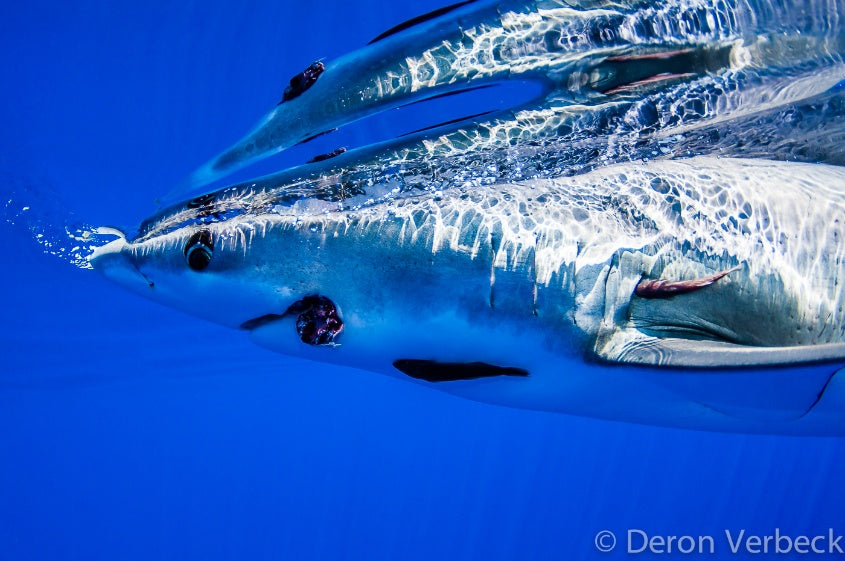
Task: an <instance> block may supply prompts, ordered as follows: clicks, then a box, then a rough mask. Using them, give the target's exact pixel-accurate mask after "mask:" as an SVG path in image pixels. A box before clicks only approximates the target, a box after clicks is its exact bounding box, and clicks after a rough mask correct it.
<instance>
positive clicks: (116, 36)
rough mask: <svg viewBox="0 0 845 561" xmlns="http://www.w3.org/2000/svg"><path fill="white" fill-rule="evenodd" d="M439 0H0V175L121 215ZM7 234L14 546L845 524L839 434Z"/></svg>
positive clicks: (534, 541) (820, 528)
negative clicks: (514, 367) (432, 386)
mask: <svg viewBox="0 0 845 561" xmlns="http://www.w3.org/2000/svg"><path fill="white" fill-rule="evenodd" d="M7 4H8V3H7ZM440 5H441V3H439V2H436V1H434V0H426V1H423V2H414V3H413V4H412V3H410V2H408V3H388V4H383V3H375V2H370V3H364V2H363V1H359V2H337V1H335V2H323V3H321V4H320V5H319V6H315V5H311V4H308V3H297V2H289V1H281V2H279V1H275V2H269V1H268V2H256V3H251V4H250V5H249V6H243V5H242V4H241V3H238V2H231V3H226V2H191V3H184V4H178V3H177V4H173V3H169V2H140V3H139V2H132V3H97V2H88V3H84V2H75V3H72V5H70V4H69V3H52V2H39V1H32V2H29V3H26V4H25V5H24V3H18V4H16V5H11V4H8V5H6V6H4V10H3V15H2V17H0V53H2V54H0V56H2V68H3V69H4V72H3V75H4V80H3V84H4V87H3V91H2V94H0V95H2V96H3V102H2V104H0V114H1V115H2V118H1V119H0V122H2V123H3V131H2V133H0V139H2V143H3V144H2V149H1V150H0V173H1V174H2V178H3V182H4V184H5V185H6V186H5V187H3V189H4V190H5V189H7V188H8V186H9V185H14V186H17V187H16V188H17V189H20V187H21V185H24V186H25V185H32V186H34V187H33V189H35V190H36V191H37V192H38V193H39V197H42V201H44V202H42V203H41V204H43V205H44V206H45V207H46V206H49V205H50V204H53V205H54V206H55V207H56V208H66V207H67V208H70V209H73V210H74V211H76V212H77V214H78V215H79V216H81V217H84V219H85V220H86V221H88V222H89V223H92V224H116V225H120V226H123V225H133V224H136V223H137V222H138V221H139V220H140V219H142V218H143V217H144V216H146V215H148V214H150V212H151V211H153V210H154V208H155V205H154V202H153V201H154V199H155V198H156V197H158V196H160V195H162V194H164V193H165V192H167V191H168V190H170V188H172V187H173V186H174V185H176V184H178V183H179V182H180V181H183V180H184V178H185V177H186V176H188V174H190V172H191V171H192V170H193V169H194V168H195V167H196V166H198V165H200V164H201V163H203V162H205V161H207V160H208V158H209V157H211V156H212V155H214V154H217V153H219V152H220V151H221V150H222V149H223V148H225V147H227V146H228V145H230V144H231V143H232V142H233V141H234V140H236V139H238V138H240V136H241V135H242V133H243V132H244V131H245V130H246V129H247V127H248V126H250V125H251V124H253V123H254V122H255V121H257V119H258V118H259V117H260V116H261V115H263V114H264V113H265V112H266V111H267V110H268V108H270V107H272V105H274V104H275V103H276V102H277V101H278V98H279V95H280V94H281V91H282V90H283V87H284V84H285V83H286V82H287V79H288V78H289V77H290V76H291V75H293V74H294V73H296V72H299V71H300V70H301V69H302V68H304V67H305V66H307V65H308V64H309V63H311V62H312V61H313V60H315V59H318V58H321V57H336V56H338V55H340V54H342V53H344V52H347V51H349V50H352V49H354V48H357V47H359V46H360V45H362V44H364V43H366V42H367V41H368V40H370V39H371V38H373V37H375V36H376V35H378V34H379V33H380V32H381V31H383V30H384V29H387V28H389V27H391V26H392V25H395V24H396V23H398V22H401V21H403V20H405V19H407V18H409V17H412V16H415V15H417V14H419V13H422V12H425V11H427V10H429V9H433V8H436V7H439V6H440ZM4 192H5V191H4ZM0 234H2V239H3V244H2V247H3V249H2V258H3V263H4V265H3V269H2V270H3V275H2V276H0V279H2V280H0V283H2V293H3V294H4V295H5V297H4V306H3V310H4V311H3V335H2V338H0V345H2V352H0V356H1V357H2V359H1V360H2V362H0V559H2V560H4V561H5V560H24V559H26V560H39V561H40V560H53V559H55V560H68V559H80V560H99V559H102V560H134V559H137V560H145V561H146V560H151V559H174V560H194V559H196V560H209V559H233V560H241V559H250V560H258V559H267V560H282V559H296V560H311V559H314V560H316V559H332V560H335V559H337V560H341V559H367V560H381V559H383V560H388V559H389V560H398V559H402V560H405V559H407V560H417V559H419V560H431V559H455V560H470V559H478V560H482V559H483V560H500V559H501V560H523V559H525V560H527V559H537V560H549V559H592V558H608V559H619V558H624V557H626V556H627V555H626V553H625V552H624V551H623V550H624V547H621V546H620V547H618V548H617V549H616V550H615V551H614V552H613V553H608V554H602V553H599V552H598V551H597V550H596V548H595V545H594V537H595V536H596V534H597V533H598V532H599V531H602V530H610V531H613V532H615V533H616V534H617V536H618V537H619V539H620V540H624V536H625V534H626V532H627V531H628V530H629V529H642V530H643V531H645V532H648V533H649V534H652V535H662V536H668V535H682V534H688V535H695V536H698V535H712V536H715V537H716V553H715V554H713V555H705V556H704V557H706V558H753V557H759V556H754V555H751V554H745V555H736V556H733V555H730V551H729V549H728V545H727V543H726V541H725V540H724V531H725V530H726V529H728V530H730V531H732V532H733V533H734V534H736V533H738V532H739V531H740V530H743V529H744V530H746V532H747V533H757V534H770V533H772V532H774V531H775V528H779V529H780V531H781V533H785V534H790V535H793V536H795V535H800V534H806V535H810V536H813V535H816V534H825V535H826V534H827V533H828V530H829V529H831V528H832V529H833V530H834V532H837V533H839V534H843V533H845V507H843V504H845V502H843V499H845V481H843V478H842V477H841V475H840V474H841V472H842V467H841V466H842V465H843V464H844V463H845V441H843V440H841V439H833V438H791V437H774V436H744V435H728V434H711V433H703V432H691V431H683V430H674V429H663V428H654V427H643V426H636V425H630V424H623V423H612V422H604V421H597V420H592V419H581V418H575V417H570V416H565V415H558V414H545V413H537V412H530V411H520V410H510V409H506V408H500V407H494V406H488V405H482V404H478V403H473V402H470V401H466V400H461V399H458V398H454V397H451V396H449V395H446V394H442V393H439V392H435V391H428V390H426V389H424V388H421V387H420V386H417V385H412V384H404V383H401V382H399V381H395V380H392V379H387V378H383V377H379V376H377V375H374V374H369V373H366V372H360V371H354V370H349V369H343V368H337V367H328V366H323V365H317V364H314V363H308V362H304V361H297V360H293V359H289V358H286V357H283V356H279V355H275V354H272V353H270V352H268V351H264V350H262V349H260V348H258V347H256V346H254V345H252V344H251V343H250V342H249V341H248V340H247V338H246V337H245V336H244V335H243V334H242V333H238V332H234V331H230V330H227V329H224V328H221V327H217V326H214V325H211V324H208V323H205V322H203V321H201V320H197V319H194V318H191V317H187V316H184V315H182V314H180V313H178V312H176V311H173V310H170V309H166V308H162V307H158V306H156V305H154V304H152V303H150V302H148V301H144V300H141V299H140V298H137V297H135V296H133V295H131V294H129V293H128V292H124V291H123V290H122V289H120V288H118V287H116V286H114V285H112V284H109V283H108V282H107V281H106V280H105V279H103V278H101V277H100V276H98V275H96V274H94V273H92V272H90V271H82V270H79V269H76V268H74V267H73V266H71V265H69V264H67V263H65V262H62V261H60V260H58V259H56V258H55V257H52V256H49V255H44V254H43V253H42V251H41V249H40V247H39V246H38V245H37V244H36V243H35V242H34V241H33V240H32V236H31V235H30V233H29V232H27V231H26V230H25V229H24V228H21V227H20V226H11V225H9V224H7V223H5V222H4V223H0ZM620 548H621V549H620ZM634 556H635V557H636V556H640V557H650V558H653V557H655V556H657V557H660V555H655V554H647V553H644V554H640V555H634ZM665 556H667V557H673V558H674V557H685V556H684V555H682V554H673V555H665ZM809 556H810V557H814V558H815V557H820V556H818V555H812V554H810V555H809ZM780 557H786V558H799V557H806V556H801V555H796V554H793V555H792V556H780ZM840 557H841V556H840Z"/></svg>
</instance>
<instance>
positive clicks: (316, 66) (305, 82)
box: [279, 60, 326, 105]
mask: <svg viewBox="0 0 845 561" xmlns="http://www.w3.org/2000/svg"><path fill="white" fill-rule="evenodd" d="M325 69H326V66H325V65H324V64H323V63H322V62H320V61H319V60H318V61H317V62H312V63H311V65H310V66H308V68H306V69H305V70H303V71H302V72H300V73H299V74H297V75H296V76H294V77H293V78H291V79H290V83H289V84H288V87H286V88H285V93H284V94H282V100H281V101H280V102H279V105H281V104H282V103H284V102H286V101H290V100H292V99H294V98H296V97H299V96H300V95H302V93H303V92H304V91H305V90H307V89H308V88H310V87H311V86H313V85H314V82H316V81H317V78H319V77H320V74H322V73H323V71H324V70H325Z"/></svg>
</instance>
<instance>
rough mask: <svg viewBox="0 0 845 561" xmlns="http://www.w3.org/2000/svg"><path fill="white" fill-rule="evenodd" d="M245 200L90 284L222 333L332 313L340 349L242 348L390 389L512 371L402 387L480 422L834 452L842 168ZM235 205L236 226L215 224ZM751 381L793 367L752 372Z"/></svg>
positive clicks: (281, 334)
mask: <svg viewBox="0 0 845 561" xmlns="http://www.w3.org/2000/svg"><path fill="white" fill-rule="evenodd" d="M260 198H261V195H260V194H254V195H253V196H251V197H249V196H248V197H243V196H242V195H239V196H238V198H230V199H225V198H221V199H219V200H217V201H215V202H214V203H213V206H211V207H209V208H205V209H200V210H194V211H193V212H194V216H193V218H194V219H196V218H197V216H200V217H202V215H205V216H206V218H205V219H204V222H205V224H203V225H197V224H196V223H193V224H192V223H191V220H190V217H189V216H188V214H190V213H187V211H182V216H181V218H180V221H181V223H182V225H181V226H180V225H176V226H174V223H173V221H172V220H170V221H169V220H168V218H170V219H172V218H173V217H159V219H158V222H156V223H155V224H154V225H152V226H150V227H149V229H148V231H147V233H146V234H145V235H143V236H142V237H140V238H138V239H137V240H135V241H132V242H127V241H126V240H123V239H121V240H117V241H115V242H112V243H111V244H108V245H106V246H103V247H101V248H100V249H98V250H97V252H96V253H95V254H94V256H93V257H92V259H91V264H92V265H93V267H94V268H95V269H97V270H99V271H101V272H102V273H103V274H105V275H106V276H107V277H110V278H112V279H114V280H116V281H118V282H121V283H122V284H124V285H126V286H128V287H130V288H132V289H133V290H135V291H137V292H139V293H141V294H143V295H145V296H147V297H150V298H153V299H155V300H157V301H160V302H162V303H164V304H167V305H171V306H174V307H177V308H180V309H182V310H185V311H187V312H189V313H192V314H195V315H198V316H201V317H204V318H206V319H210V320H212V321H216V322H219V323H222V324H225V325H228V326H231V327H234V328H238V327H240V326H241V325H243V324H244V323H245V322H246V323H247V325H250V324H249V323H248V322H249V321H250V320H254V319H255V318H259V317H263V316H267V315H268V314H276V315H282V314H283V313H284V312H285V310H287V309H288V307H289V306H291V305H292V304H293V303H294V302H296V301H298V300H300V299H302V298H304V297H306V296H308V295H314V294H318V295H321V296H325V297H327V298H330V299H331V300H332V301H333V302H334V303H335V304H336V305H337V306H338V308H339V310H340V315H341V318H342V320H343V322H344V330H343V332H342V333H341V334H340V335H339V337H338V338H337V340H336V341H335V343H337V344H332V345H316V346H315V345H308V344H306V343H303V342H302V341H300V340H299V338H298V337H297V332H296V328H295V327H294V318H293V317H291V316H286V317H280V318H274V319H273V320H272V321H268V322H264V323H261V324H260V325H258V326H255V327H254V328H253V329H252V330H251V336H252V337H253V339H254V340H255V341H256V342H257V343H259V344H262V345H264V346H267V347H269V348H271V349H274V350H276V351H279V352H282V353H285V354H290V355H295V356H299V357H303V358H307V359H311V360H318V361H324V362H332V363H340V364H346V365H349V366H354V367H358V368H362V369H365V370H370V371H375V372H380V373H383V374H388V375H391V376H395V377H400V378H405V379H409V378H408V377H407V376H405V374H403V373H402V372H399V371H398V370H397V369H396V368H395V367H394V366H393V363H394V361H396V360H400V359H417V360H429V361H438V362H441V363H442V362H449V363H467V362H484V363H486V364H491V365H497V366H502V367H509V368H519V369H522V370H524V371H526V372H528V376H527V377H512V376H495V377H489V378H483V379H479V380H463V381H452V382H436V383H432V382H425V381H419V380H415V381H418V382H419V383H423V384H425V385H432V386H435V387H437V388H438V389H443V390H446V391H449V392H451V393H454V394H457V395H461V396H464V397H468V398H471V399H475V400H479V401H485V402H491V403H498V404H504V405H510V406H515V407H524V408H532V409H542V410H552V411H562V412H568V413H573V414H579V415H589V416H596V417H603V418H610V419H619V420H626V421H634V422H642V423H653V424H662V425H670V426H680V427H691V428H702V429H711V430H733V431H748V432H784V433H801V434H843V433H845V407H843V405H845V381H843V380H840V379H839V378H841V377H842V375H839V376H838V377H837V376H834V373H835V372H836V371H837V370H838V369H839V368H840V367H841V366H840V365H841V364H842V363H845V321H843V318H845V314H843V303H844V302H845V293H843V288H842V285H841V283H840V279H841V278H843V273H845V271H843V260H842V257H843V253H845V244H843V241H842V237H841V234H840V232H841V222H842V220H843V219H845V172H843V171H842V169H841V168H838V167H834V166H824V165H815V166H813V165H807V164H790V163H779V162H767V161H752V160H731V159H721V160H718V159H713V158H707V157H698V158H692V159H689V160H680V161H665V162H652V163H648V164H628V165H625V166H610V167H608V168H605V169H602V170H598V171H595V172H592V173H588V174H584V175H580V176H576V177H573V178H559V179H556V180H537V181H533V182H530V183H525V184H502V185H495V186H488V187H486V188H484V189H479V188H470V187H467V188H464V189H454V190H450V191H444V192H438V193H428V194H423V195H416V196H408V197H401V198H395V197H392V196H390V195H388V196H385V197H383V198H380V199H376V200H372V201H370V202H369V203H366V204H361V205H356V206H355V207H346V208H338V206H337V205H336V204H334V203H324V202H320V201H314V200H312V201H306V202H310V203H311V205H312V206H310V207H308V206H304V205H303V201H299V202H297V203H296V204H293V205H290V206H284V205H278V204H277V205H274V206H273V207H272V209H273V210H272V212H268V211H267V206H266V205H261V204H260V203H259V199H260ZM238 206H239V207H240V209H241V210H242V211H243V213H242V214H239V215H238V216H235V217H232V218H228V219H222V218H221V219H215V218H213V217H211V216H210V215H213V212H212V211H218V212H223V211H224V210H225V211H227V212H229V214H230V216H231V215H232V214H234V213H233V212H232V211H233V209H234V208H236V207H238ZM258 208H262V209H264V210H261V211H258V212H256V209H258ZM306 208H307V209H308V210H306ZM200 230H207V231H208V232H209V233H210V234H211V236H212V237H213V239H214V248H213V254H212V258H211V261H210V263H209V265H208V267H207V268H205V269H204V270H201V271H193V270H191V269H190V268H189V267H188V266H187V264H186V261H185V252H184V250H185V245H186V243H187V241H188V239H189V238H190V237H191V236H192V235H194V234H195V233H196V232H198V231H200ZM732 268H736V270H734V271H733V272H731V273H729V274H727V275H726V276H724V277H723V278H721V279H719V280H717V281H715V282H713V283H712V284H710V285H709V286H705V287H702V288H700V289H699V290H692V291H690V292H687V293H685V294H679V295H675V296H671V297H667V298H642V297H638V296H636V295H635V291H636V287H637V285H638V284H640V283H641V282H643V281H644V280H649V279H651V280H654V279H663V280H666V281H669V282H679V281H690V280H694V279H699V278H704V277H708V276H710V275H713V274H714V273H718V272H720V271H725V270H729V269H732ZM614 364H624V365H628V366H626V367H625V368H619V367H618V366H614ZM762 365H765V366H769V365H790V366H791V368H788V369H776V370H758V369H755V368H753V367H754V366H762ZM749 367H751V368H749ZM820 396H821V398H820Z"/></svg>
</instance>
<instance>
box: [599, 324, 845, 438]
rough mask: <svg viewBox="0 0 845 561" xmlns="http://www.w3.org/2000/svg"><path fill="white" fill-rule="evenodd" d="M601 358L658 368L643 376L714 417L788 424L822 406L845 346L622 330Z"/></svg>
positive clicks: (606, 343) (605, 346)
mask: <svg viewBox="0 0 845 561" xmlns="http://www.w3.org/2000/svg"><path fill="white" fill-rule="evenodd" d="M598 354H599V355H600V356H601V358H603V359H604V360H607V361H611V362H617V363H624V364H628V365H639V366H646V367H648V366H660V367H661V368H660V369H647V370H646V371H644V372H640V374H639V375H642V376H645V377H647V378H648V379H649V380H650V381H651V382H652V383H654V384H657V385H660V386H661V387H664V388H667V389H669V390H671V391H672V392H674V393H676V394H678V395H680V396H683V397H684V398H685V399H687V400H689V401H692V402H695V403H699V404H701V405H705V406H706V407H708V408H710V409H712V410H713V411H714V412H718V413H720V414H723V415H728V416H730V417H734V418H737V419H746V420H755V421H789V420H795V419H798V418H800V417H802V416H804V415H806V414H807V413H808V412H809V411H810V410H811V409H813V407H814V406H815V405H816V403H818V402H819V400H820V398H821V396H822V394H823V393H824V392H825V391H826V388H827V386H828V383H829V381H830V380H831V377H832V376H833V374H834V372H835V371H836V370H837V369H838V368H841V366H842V364H843V363H845V344H843V343H836V344H826V345H812V346H804V347H748V346H743V345H734V344H730V343H721V342H717V341H700V340H687V339H658V338H655V337H649V336H646V335H643V334H641V333H639V332H637V331H635V330H627V331H626V330H623V331H620V332H618V333H617V334H616V335H615V336H614V337H610V338H607V339H606V340H605V341H604V344H603V346H602V348H601V350H600V351H599V352H598ZM755 367H766V368H755ZM621 375H623V374H621Z"/></svg>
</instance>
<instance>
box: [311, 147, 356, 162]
mask: <svg viewBox="0 0 845 561" xmlns="http://www.w3.org/2000/svg"><path fill="white" fill-rule="evenodd" d="M344 152H346V147H345V146H341V147H340V148H336V149H334V150H332V151H331V152H327V153H326V154H317V155H316V156H314V157H313V158H311V159H310V160H308V162H306V163H309V164H313V163H315V162H322V161H323V160H328V159H330V158H334V157H335V156H340V155H341V154H343V153H344Z"/></svg>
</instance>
